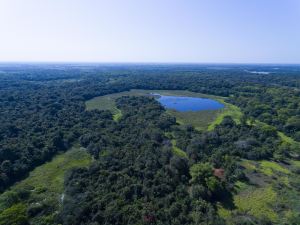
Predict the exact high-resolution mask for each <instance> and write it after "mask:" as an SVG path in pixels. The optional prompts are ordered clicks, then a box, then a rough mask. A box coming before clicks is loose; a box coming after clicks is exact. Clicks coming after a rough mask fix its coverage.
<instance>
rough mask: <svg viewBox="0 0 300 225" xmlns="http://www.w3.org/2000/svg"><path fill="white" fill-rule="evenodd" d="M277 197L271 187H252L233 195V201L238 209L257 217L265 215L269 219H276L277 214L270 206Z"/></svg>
mask: <svg viewBox="0 0 300 225" xmlns="http://www.w3.org/2000/svg"><path fill="white" fill-rule="evenodd" d="M276 199H277V194H276V192H275V191H274V190H273V189H272V188H271V187H265V188H253V187H250V188H249V189H247V190H245V191H243V192H241V193H240V194H238V195H236V196H234V203H235V205H236V207H237V209H238V211H240V212H242V213H246V214H250V215H253V216H255V217H257V218H263V217H267V218H268V219H270V220H271V221H273V222H275V221H277V220H278V214H277V213H275V212H274V210H273V208H272V206H273V205H274V204H275V202H276Z"/></svg>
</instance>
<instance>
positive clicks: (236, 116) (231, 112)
mask: <svg viewBox="0 0 300 225" xmlns="http://www.w3.org/2000/svg"><path fill="white" fill-rule="evenodd" d="M219 101H220V102H221V103H223V104H224V105H225V108H224V109H223V110H222V112H221V113H219V114H218V116H217V118H216V119H215V120H214V121H213V123H211V124H210V125H209V127H208V130H209V131H210V130H213V129H214V128H215V127H216V126H217V125H218V124H220V123H221V122H222V121H223V119H224V117H225V116H231V117H232V119H233V120H234V121H235V122H236V123H238V124H239V123H240V120H241V117H242V116H243V113H242V111H241V110H240V108H239V107H237V106H235V105H232V104H229V103H227V102H225V101H224V100H219Z"/></svg>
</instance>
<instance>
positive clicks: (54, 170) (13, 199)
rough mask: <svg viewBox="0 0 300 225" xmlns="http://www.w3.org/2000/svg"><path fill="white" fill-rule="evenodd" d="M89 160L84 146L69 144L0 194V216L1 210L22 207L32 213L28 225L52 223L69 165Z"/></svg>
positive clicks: (6, 211) (74, 165) (75, 166)
mask: <svg viewBox="0 0 300 225" xmlns="http://www.w3.org/2000/svg"><path fill="white" fill-rule="evenodd" d="M90 163H91V157H90V155H89V154H88V153H87V152H86V151H85V150H84V149H82V148H79V147H73V148H72V149H70V150H68V151H67V152H65V153H62V154H60V155H57V156H55V157H54V158H53V159H52V160H51V161H50V162H48V163H45V164H43V165H41V166H39V167H37V168H36V169H34V170H33V171H32V172H31V173H30V174H29V176H28V177H27V178H26V179H24V180H22V181H20V182H19V183H16V184H15V185H13V186H12V187H11V188H10V189H9V190H7V191H6V192H4V193H2V194H1V195H0V212H1V211H2V210H3V211H2V213H0V218H1V215H2V214H4V213H6V214H7V213H9V212H12V213H14V214H16V211H15V210H18V209H20V210H23V209H25V211H28V210H29V212H32V213H34V214H35V215H34V221H31V222H32V224H52V222H53V218H54V217H55V216H56V213H57V210H58V208H59V207H60V202H61V201H63V198H64V197H63V196H64V195H63V192H64V190H63V186H64V176H65V173H66V172H67V171H69V170H70V169H73V168H77V167H87V166H88V165H90ZM19 202H22V204H21V203H19ZM50 209H51V210H50ZM18 212H19V211H17V214H18ZM16 216H17V215H16ZM0 224H1V223H0Z"/></svg>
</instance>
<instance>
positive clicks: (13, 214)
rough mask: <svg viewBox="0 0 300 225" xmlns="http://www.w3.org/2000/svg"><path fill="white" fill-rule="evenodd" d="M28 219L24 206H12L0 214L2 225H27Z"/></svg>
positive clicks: (0, 223) (0, 224)
mask: <svg viewBox="0 0 300 225" xmlns="http://www.w3.org/2000/svg"><path fill="white" fill-rule="evenodd" d="M27 224H29V223H28V218H27V213H26V206H25V205H24V204H21V203H19V204H16V205H12V206H11V207H10V208H7V209H5V210H4V211H2V212H1V213H0V225H27Z"/></svg>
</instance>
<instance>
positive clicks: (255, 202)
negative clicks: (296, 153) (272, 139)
mask: <svg viewBox="0 0 300 225" xmlns="http://www.w3.org/2000/svg"><path fill="white" fill-rule="evenodd" d="M240 164H241V166H243V167H244V168H245V173H246V176H247V177H248V181H245V182H240V181H239V182H237V183H236V185H235V194H234V196H233V203H234V206H235V208H233V209H227V208H226V207H224V206H223V205H221V204H219V205H218V213H219V215H220V216H221V217H222V218H224V219H225V220H226V221H227V222H228V224H233V222H232V221H233V218H234V217H235V216H236V215H243V216H245V217H251V216H255V217H257V218H260V219H263V218H267V219H269V220H270V221H271V222H272V224H297V223H294V222H295V221H297V220H299V218H300V217H299V216H300V215H299V212H300V189H299V186H300V175H299V173H295V172H293V171H294V169H295V168H296V167H297V168H300V162H299V161H295V160H292V161H290V163H289V164H281V163H278V162H275V161H266V160H262V161H252V160H242V161H241V162H240ZM298 166H299V167H298Z"/></svg>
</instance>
